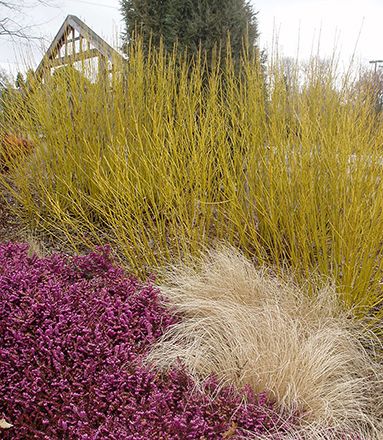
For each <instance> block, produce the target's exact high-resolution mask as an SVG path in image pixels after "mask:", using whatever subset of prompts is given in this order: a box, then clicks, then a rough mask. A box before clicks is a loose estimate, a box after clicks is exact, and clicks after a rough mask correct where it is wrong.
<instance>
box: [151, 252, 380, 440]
mask: <svg viewBox="0 0 383 440" xmlns="http://www.w3.org/2000/svg"><path fill="white" fill-rule="evenodd" d="M286 278H287V277H285V279H281V278H278V277H276V276H275V274H272V273H271V272H270V271H267V270H264V269H256V268H255V267H254V265H253V264H252V263H251V262H250V261H249V260H247V259H246V258H245V257H244V256H243V255H241V253H239V252H238V251H236V250H234V249H232V248H230V247H229V248H227V247H224V248H221V249H218V250H214V251H210V252H208V253H206V254H205V255H204V256H203V257H201V259H198V260H195V261H194V262H193V263H189V264H182V265H179V266H175V267H173V268H171V269H170V270H169V271H167V272H165V273H164V285H163V286H162V289H161V290H162V292H163V294H164V295H165V297H166V299H167V301H168V302H169V303H170V305H171V306H172V307H173V308H174V309H175V310H176V311H178V313H179V314H180V316H181V317H182V320H180V321H178V322H177V323H176V324H174V325H172V326H170V327H169V328H168V329H167V331H166V332H165V334H164V335H163V336H162V337H161V338H160V340H159V341H158V342H157V343H156V344H155V345H154V347H153V348H152V350H151V352H150V353H149V355H148V357H147V362H148V363H149V364H150V365H155V366H156V367H157V368H159V369H160V370H161V371H163V370H165V371H166V370H167V369H168V368H172V367H173V366H174V365H176V363H177V362H182V363H183V364H184V365H185V366H186V368H187V370H188V371H189V373H190V374H191V375H192V376H193V377H194V378H195V379H196V381H197V382H198V381H199V380H200V381H202V382H203V381H204V380H205V378H206V377H209V376H210V375H211V374H216V375H217V377H218V379H219V380H220V381H222V382H223V383H231V384H236V385H237V386H238V387H242V386H243V385H244V384H247V385H249V386H251V387H252V389H253V390H254V391H255V392H256V393H257V392H259V391H261V390H268V392H269V393H270V395H271V396H272V398H273V400H275V402H276V403H277V405H278V406H279V408H281V409H283V411H287V412H290V413H291V411H294V410H296V411H298V412H299V413H300V414H301V419H302V425H301V427H300V429H301V431H299V432H297V433H296V435H297V437H296V438H300V437H299V436H300V435H302V432H305V434H304V435H305V436H307V437H304V438H308V439H316V438H323V439H334V440H335V439H337V440H339V439H340V438H342V433H353V435H354V436H355V437H351V438H360V439H368V440H371V439H381V438H382V436H383V426H382V420H383V365H382V364H379V363H377V362H376V361H375V360H374V356H373V351H374V346H377V344H378V343H377V338H376V336H374V335H373V333H372V332H371V331H369V330H367V329H365V328H364V327H363V326H362V324H361V323H360V322H359V321H357V320H356V319H355V318H354V317H353V316H352V314H351V313H349V312H345V311H344V309H343V308H342V307H341V305H340V304H339V297H337V295H336V292H335V290H334V288H333V287H331V286H323V287H319V286H318V287H317V288H316V289H314V290H313V288H312V283H307V285H306V287H299V286H298V285H297V284H296V283H294V282H293V281H292V280H291V279H290V278H287V279H286ZM317 281H318V280H317ZM309 286H311V289H312V291H311V292H309V291H308V288H309ZM302 430H303V431H302ZM350 435H351V434H350ZM292 438H294V437H292ZM346 438H348V437H346Z"/></svg>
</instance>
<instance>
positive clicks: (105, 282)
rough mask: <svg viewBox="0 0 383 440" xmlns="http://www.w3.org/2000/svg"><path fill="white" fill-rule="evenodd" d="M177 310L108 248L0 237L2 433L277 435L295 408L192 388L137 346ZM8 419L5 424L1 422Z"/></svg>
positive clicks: (211, 381) (145, 345)
mask: <svg viewBox="0 0 383 440" xmlns="http://www.w3.org/2000/svg"><path fill="white" fill-rule="evenodd" d="M175 322H176V321H175V318H173V317H172V314H171V313H170V312H169V310H168V309H167V308H165V306H164V304H163V302H162V297H161V294H160V292H159V290H158V289H157V288H155V287H154V286H153V285H152V284H151V283H146V284H142V283H141V282H139V281H138V280H137V279H136V278H134V277H128V276H126V275H125V273H124V272H123V270H121V269H119V268H117V267H115V266H114V264H113V263H112V261H111V258H110V255H109V251H108V250H107V249H103V250H100V252H98V253H92V254H89V255H87V256H81V257H66V256H63V255H53V256H51V257H49V258H38V257H37V256H36V255H32V256H29V253H28V246H27V245H24V244H11V243H9V244H2V245H0V422H1V423H0V436H1V438H5V439H7V438H8V439H15V440H16V439H20V440H21V439H27V438H28V439H32V438H36V439H47V440H48V439H68V440H69V439H74V438H76V439H83V440H86V439H88V440H90V439H96V438H97V439H98V438H99V439H115V440H123V439H131V440H133V439H134V440H140V439H141V440H148V439H175V440H177V439H178V440H184V439H185V440H186V439H190V440H195V439H217V438H260V437H261V436H263V435H265V436H266V437H267V438H270V439H281V438H284V437H283V436H284V435H285V434H286V433H287V432H288V431H289V430H290V429H291V426H292V424H293V422H294V421H295V419H296V417H292V416H291V415H290V416H286V417H282V416H281V414H279V413H277V412H276V411H275V408H274V406H273V404H272V402H271V401H270V400H269V399H268V396H267V395H266V394H265V393H259V394H255V393H254V392H253V391H252V390H251V389H250V388H249V387H245V388H244V389H243V390H242V392H238V390H236V389H234V388H233V387H230V386H229V387H222V386H221V384H220V383H219V382H218V381H217V379H215V378H214V377H212V376H210V377H209V378H207V380H206V381H205V383H204V385H203V386H202V388H201V387H198V388H197V387H196V385H195V383H194V382H193V380H192V378H191V376H190V375H188V374H187V373H186V372H184V371H183V370H182V368H179V367H177V366H176V368H174V369H172V370H171V371H170V372H168V373H166V374H161V373H158V372H157V371H154V370H150V369H148V368H147V367H145V366H143V365H142V362H141V361H142V357H143V356H145V355H146V353H147V351H148V349H149V348H150V346H151V344H153V343H154V342H155V341H156V340H157V339H158V338H159V337H160V336H161V335H162V334H163V333H164V331H166V329H167V328H169V326H171V325H174V324H175ZM11 425H12V426H11Z"/></svg>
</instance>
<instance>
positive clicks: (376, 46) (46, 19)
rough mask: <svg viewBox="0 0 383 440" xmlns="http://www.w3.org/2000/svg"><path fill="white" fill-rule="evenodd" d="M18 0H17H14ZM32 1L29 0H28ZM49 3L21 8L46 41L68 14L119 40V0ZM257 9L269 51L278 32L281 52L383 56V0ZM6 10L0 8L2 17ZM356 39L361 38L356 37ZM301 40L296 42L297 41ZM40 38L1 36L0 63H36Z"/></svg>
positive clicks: (301, 0) (296, 2)
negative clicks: (14, 39) (25, 40)
mask: <svg viewBox="0 0 383 440" xmlns="http://www.w3.org/2000/svg"><path fill="white" fill-rule="evenodd" d="M16 1H17V0H16ZM28 1H33V0H28ZM51 1H53V6H52V7H44V6H38V7H34V8H28V9H26V10H25V17H24V22H25V23H26V24H34V25H35V28H34V29H33V32H34V34H35V35H37V36H42V37H44V38H45V48H46V47H47V46H48V45H49V43H50V42H51V40H52V39H53V37H54V36H55V34H56V33H57V31H58V29H59V28H60V26H61V24H62V22H63V21H64V19H65V17H66V16H67V15H68V14H73V15H77V16H78V17H79V18H81V19H82V20H83V21H85V22H86V23H87V24H88V25H89V26H90V27H91V28H92V29H93V30H94V31H95V32H96V33H98V34H99V35H100V36H102V37H104V38H105V39H106V40H107V41H108V42H109V43H111V44H112V45H114V46H116V44H118V41H117V35H118V32H119V31H121V30H123V26H122V22H121V14H120V11H119V0H51ZM252 3H253V4H254V8H255V10H258V11H259V14H258V26H259V31H260V33H261V36H260V46H261V47H262V48H266V49H268V50H269V51H270V50H271V48H272V42H273V41H275V37H276V36H277V39H278V43H279V47H280V52H282V53H283V55H285V56H291V57H296V56H297V51H298V48H299V57H300V58H308V57H309V56H310V53H315V54H316V53H317V49H318V38H319V39H320V45H319V49H320V50H319V54H320V55H321V56H323V57H326V56H330V55H331V54H332V53H333V51H334V48H336V49H337V51H338V52H339V54H340V57H341V60H342V62H343V63H344V64H347V63H348V61H349V60H350V58H351V56H352V54H353V53H354V50H355V45H356V43H357V41H358V45H357V47H356V51H355V56H356V58H357V60H360V61H361V62H362V63H364V64H367V63H368V61H369V60H372V59H383V38H382V30H383V25H382V24H381V23H382V22H383V0H252ZM3 14H4V9H0V16H2V15H3ZM358 38H359V40H358ZM298 42H299V44H298ZM39 46H41V43H37V42H35V43H33V44H32V46H29V47H28V46H27V45H26V44H25V43H24V44H22V43H21V42H20V41H18V42H16V43H15V42H12V41H9V40H7V39H6V38H5V37H3V36H0V67H3V68H6V69H8V70H11V71H13V72H15V71H17V70H23V69H21V68H20V64H23V63H24V62H23V59H25V58H27V59H28V60H30V62H34V65H36V64H37V63H38V62H39V61H40V59H41V56H42V53H43V51H42V48H41V47H39Z"/></svg>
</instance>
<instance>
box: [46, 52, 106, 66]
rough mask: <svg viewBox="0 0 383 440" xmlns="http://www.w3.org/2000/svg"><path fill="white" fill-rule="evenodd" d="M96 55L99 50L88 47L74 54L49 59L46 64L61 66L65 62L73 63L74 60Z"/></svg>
mask: <svg viewBox="0 0 383 440" xmlns="http://www.w3.org/2000/svg"><path fill="white" fill-rule="evenodd" d="M98 56H99V52H98V50H97V49H90V50H87V51H86V52H82V53H75V54H74V55H68V56H66V57H60V58H55V59H53V60H50V61H48V66H49V67H57V66H63V65H65V64H73V63H75V62H76V61H83V60H87V59H89V58H95V57H98Z"/></svg>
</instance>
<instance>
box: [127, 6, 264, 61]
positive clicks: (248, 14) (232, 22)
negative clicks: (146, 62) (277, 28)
mask: <svg viewBox="0 0 383 440" xmlns="http://www.w3.org/2000/svg"><path fill="white" fill-rule="evenodd" d="M121 11H122V14H123V18H124V22H125V35H124V37H125V38H124V40H125V44H128V43H129V40H130V39H131V37H132V35H133V34H134V32H135V31H137V32H138V33H139V34H140V35H141V36H142V38H143V44H144V47H146V48H147V47H148V45H149V41H150V39H151V40H152V44H153V45H154V46H158V45H159V44H160V41H161V38H162V40H163V43H164V47H165V49H167V50H172V49H173V46H174V44H175V43H176V42H177V44H178V48H179V49H180V50H181V51H184V50H185V49H187V50H188V53H189V54H193V53H196V52H197V51H198V49H199V47H200V46H201V48H202V49H206V50H207V51H208V52H210V51H211V50H212V49H213V48H214V47H215V46H216V47H221V49H222V52H221V56H222V58H224V57H225V56H226V39H227V35H228V34H230V41H231V48H232V55H233V57H234V58H238V57H239V55H240V54H241V51H242V46H243V40H244V38H246V39H247V41H248V43H249V47H253V46H255V45H256V39H257V36H258V31H257V20H256V13H255V12H254V10H253V8H252V6H251V4H250V2H249V1H247V0H121Z"/></svg>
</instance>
